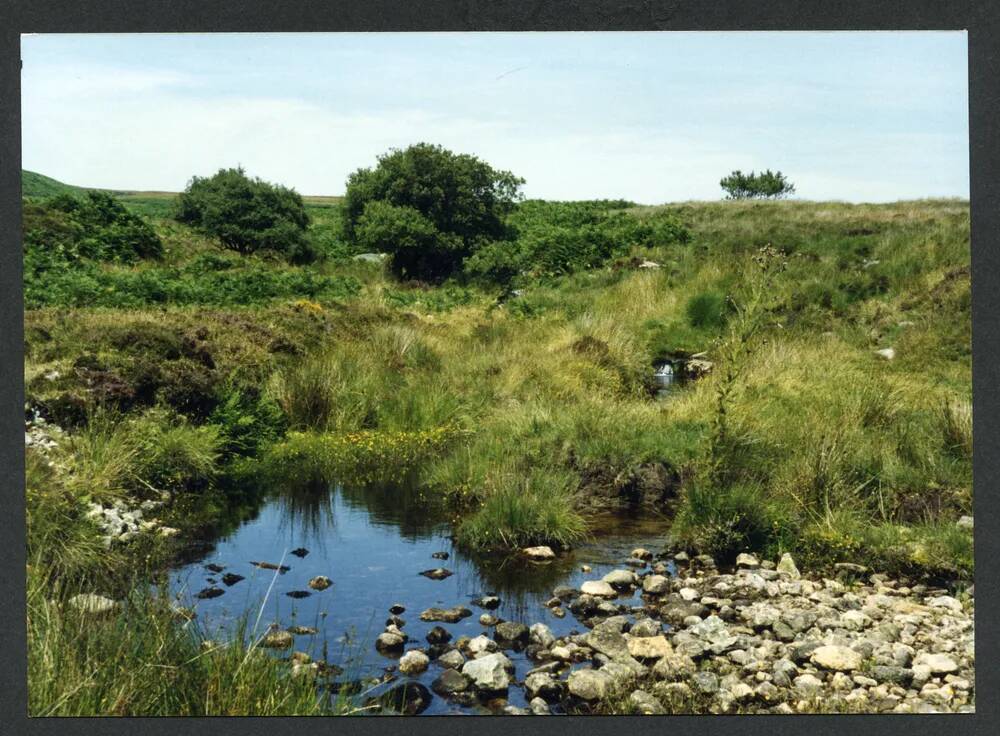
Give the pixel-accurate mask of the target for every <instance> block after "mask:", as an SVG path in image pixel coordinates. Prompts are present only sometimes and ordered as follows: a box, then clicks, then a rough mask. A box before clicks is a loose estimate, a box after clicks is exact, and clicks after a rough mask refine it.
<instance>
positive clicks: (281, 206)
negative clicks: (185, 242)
mask: <svg viewBox="0 0 1000 736" xmlns="http://www.w3.org/2000/svg"><path fill="white" fill-rule="evenodd" d="M174 217H175V218H176V219H177V220H178V221H179V222H183V223H187V224H188V225H191V226H193V227H196V228H197V229H199V230H201V231H202V232H205V233H207V234H209V235H213V236H215V237H217V238H218V239H219V241H220V242H221V243H222V244H223V245H224V246H225V247H227V248H231V249H232V250H235V251H238V252H240V253H244V254H246V253H255V252H257V251H262V250H269V251H275V252H277V253H281V254H282V255H284V256H285V257H286V258H288V259H289V260H291V261H293V262H299V263H305V262H309V261H312V260H314V259H315V257H316V249H315V248H314V246H313V245H312V243H310V241H309V240H308V239H307V238H306V228H307V227H308V226H309V215H308V214H306V210H305V206H304V205H303V203H302V197H300V196H299V195H298V194H297V193H296V192H295V190H293V189H288V188H286V187H283V186H281V185H278V184H270V183H268V182H265V181H262V180H260V179H251V178H250V177H248V176H247V175H246V173H245V172H244V171H243V169H242V168H236V169H220V170H219V171H218V173H216V174H215V175H214V176H211V177H208V178H203V177H198V176H196V177H194V178H193V179H191V182H190V183H189V184H188V186H187V189H185V190H184V191H183V192H182V193H181V194H180V195H179V196H178V198H177V202H176V205H175V212H174Z"/></svg>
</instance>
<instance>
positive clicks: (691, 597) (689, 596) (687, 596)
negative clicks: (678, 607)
mask: <svg viewBox="0 0 1000 736" xmlns="http://www.w3.org/2000/svg"><path fill="white" fill-rule="evenodd" d="M677 595H679V596H680V597H681V600H685V601H688V602H690V601H696V600H698V598H699V597H701V593H699V592H698V591H697V590H695V589H694V588H681V589H680V590H678V591H677Z"/></svg>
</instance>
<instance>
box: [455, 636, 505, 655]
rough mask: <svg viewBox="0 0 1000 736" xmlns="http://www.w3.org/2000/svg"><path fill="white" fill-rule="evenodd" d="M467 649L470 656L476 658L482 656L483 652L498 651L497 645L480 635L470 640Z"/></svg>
mask: <svg viewBox="0 0 1000 736" xmlns="http://www.w3.org/2000/svg"><path fill="white" fill-rule="evenodd" d="M459 643H461V642H459ZM465 648H466V649H467V650H468V652H469V654H471V655H473V656H475V655H477V654H482V653H483V652H495V651H496V650H497V643H496V642H495V641H493V640H492V639H490V638H489V637H488V636H485V635H484V634H480V635H479V636H477V637H475V638H473V639H469V641H468V643H467V644H466V645H465Z"/></svg>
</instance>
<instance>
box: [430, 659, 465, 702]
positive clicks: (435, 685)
mask: <svg viewBox="0 0 1000 736" xmlns="http://www.w3.org/2000/svg"><path fill="white" fill-rule="evenodd" d="M459 656H461V655H459ZM468 686H469V681H468V680H467V679H466V678H465V675H463V674H462V673H461V672H458V671H457V670H454V669H447V670H445V671H444V672H442V673H441V674H440V675H438V677H437V679H436V680H434V682H432V683H431V690H433V691H434V692H436V693H437V694H438V695H444V696H447V695H452V694H453V693H460V692H462V691H463V690H465V689H466V688H467V687H468Z"/></svg>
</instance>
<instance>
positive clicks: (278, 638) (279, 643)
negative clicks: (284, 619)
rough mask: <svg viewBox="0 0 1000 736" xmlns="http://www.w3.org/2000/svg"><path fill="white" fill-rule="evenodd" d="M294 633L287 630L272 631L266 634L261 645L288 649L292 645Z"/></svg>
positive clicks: (269, 647)
mask: <svg viewBox="0 0 1000 736" xmlns="http://www.w3.org/2000/svg"><path fill="white" fill-rule="evenodd" d="M292 642H293V638H292V635H291V634H290V633H289V632H287V631H280V630H279V631H271V632H269V633H267V634H265V635H264V639H263V640H262V641H261V643H260V645H261V646H262V647H267V648H268V649H288V648H289V647H290V646H292Z"/></svg>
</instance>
